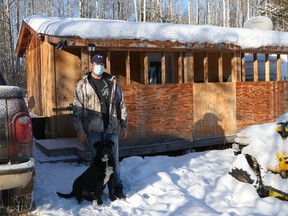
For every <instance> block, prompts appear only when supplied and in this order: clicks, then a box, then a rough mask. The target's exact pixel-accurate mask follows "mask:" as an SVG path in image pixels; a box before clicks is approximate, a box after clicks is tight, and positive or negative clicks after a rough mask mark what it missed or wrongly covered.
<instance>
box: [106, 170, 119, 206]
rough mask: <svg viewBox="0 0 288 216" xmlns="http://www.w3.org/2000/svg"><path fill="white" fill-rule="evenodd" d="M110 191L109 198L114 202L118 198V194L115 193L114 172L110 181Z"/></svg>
mask: <svg viewBox="0 0 288 216" xmlns="http://www.w3.org/2000/svg"><path fill="white" fill-rule="evenodd" d="M108 191H109V199H110V200H111V201H112V202H113V201H114V200H116V199H117V198H116V196H115V195H114V174H111V176H110V178H109V181H108Z"/></svg>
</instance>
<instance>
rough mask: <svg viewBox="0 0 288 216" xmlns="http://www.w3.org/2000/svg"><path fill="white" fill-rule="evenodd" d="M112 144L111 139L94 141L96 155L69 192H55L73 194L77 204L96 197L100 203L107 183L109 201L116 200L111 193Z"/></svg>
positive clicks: (113, 166)
mask: <svg viewBox="0 0 288 216" xmlns="http://www.w3.org/2000/svg"><path fill="white" fill-rule="evenodd" d="M113 145H114V143H113V142H112V141H100V142H97V143H95V144H94V147H95V150H96V156H95V158H94V160H93V162H92V164H91V165H90V166H89V167H88V168H87V170H86V171H85V172H84V173H82V174H81V175H80V176H79V177H78V178H76V179H75V181H74V183H73V189H72V191H71V193H69V194H62V193H59V192H57V194H58V195H59V196H60V197H63V198H71V197H73V196H75V197H76V199H77V200H78V202H79V204H81V203H82V202H83V199H85V200H88V201H93V200H95V199H97V204H98V205H102V204H103V201H102V198H101V196H102V194H103V190H104V188H105V186H106V184H108V190H109V198H110V200H111V201H114V200H116V197H115V196H114V193H113V188H114V185H113V180H114V174H113V173H114V170H115V160H114V158H113V155H112V147H113ZM87 193H88V194H87Z"/></svg>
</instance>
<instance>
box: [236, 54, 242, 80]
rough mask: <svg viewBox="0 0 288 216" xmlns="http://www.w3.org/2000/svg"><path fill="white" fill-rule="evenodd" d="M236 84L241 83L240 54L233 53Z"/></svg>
mask: <svg viewBox="0 0 288 216" xmlns="http://www.w3.org/2000/svg"><path fill="white" fill-rule="evenodd" d="M235 61H236V62H235V63H236V65H235V67H236V82H240V81H241V65H242V64H241V53H240V52H235Z"/></svg>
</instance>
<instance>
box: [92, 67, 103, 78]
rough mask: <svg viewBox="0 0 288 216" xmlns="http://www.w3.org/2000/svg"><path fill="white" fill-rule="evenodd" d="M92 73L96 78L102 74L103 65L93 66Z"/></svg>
mask: <svg viewBox="0 0 288 216" xmlns="http://www.w3.org/2000/svg"><path fill="white" fill-rule="evenodd" d="M93 72H94V73H95V74H96V75H98V76H99V75H102V74H103V72H104V66H103V65H94V67H93Z"/></svg>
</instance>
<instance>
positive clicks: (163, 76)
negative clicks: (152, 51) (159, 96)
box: [161, 52, 166, 84]
mask: <svg viewBox="0 0 288 216" xmlns="http://www.w3.org/2000/svg"><path fill="white" fill-rule="evenodd" d="M161 83H162V84H165V83H166V55H165V53H164V52H162V53H161Z"/></svg>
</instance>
